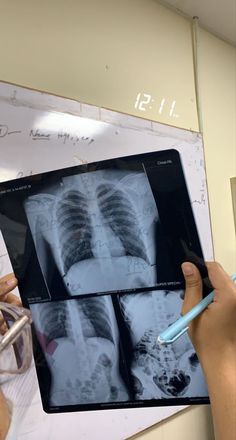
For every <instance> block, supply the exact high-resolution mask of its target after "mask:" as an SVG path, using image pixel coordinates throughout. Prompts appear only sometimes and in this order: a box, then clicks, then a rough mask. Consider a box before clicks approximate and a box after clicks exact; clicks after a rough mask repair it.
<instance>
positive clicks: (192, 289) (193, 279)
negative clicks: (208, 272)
mask: <svg viewBox="0 0 236 440" xmlns="http://www.w3.org/2000/svg"><path fill="white" fill-rule="evenodd" d="M181 267H182V272H183V275H184V278H185V295H184V303H183V306H182V311H181V313H182V315H184V314H185V313H187V312H188V311H189V310H190V309H192V308H193V307H194V306H195V305H196V304H197V303H199V302H200V301H201V300H202V278H201V275H200V272H199V270H198V269H197V267H196V266H195V265H194V264H192V263H189V262H188V263H183V264H182V266H181Z"/></svg>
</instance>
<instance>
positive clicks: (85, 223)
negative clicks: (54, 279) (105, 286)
mask: <svg viewBox="0 0 236 440" xmlns="http://www.w3.org/2000/svg"><path fill="white" fill-rule="evenodd" d="M56 222H57V227H58V238H59V242H60V244H61V259H62V262H63V267H64V271H65V273H67V272H68V269H69V268H70V267H71V266H72V265H73V264H74V263H76V262H79V261H81V260H86V259H88V258H92V256H93V254H92V250H91V238H92V231H91V229H92V228H91V221H90V217H89V211H88V202H87V200H86V197H85V196H84V195H83V194H82V193H81V192H80V191H78V190H70V191H67V192H65V193H64V194H63V197H60V198H59V200H58V201H57V205H56Z"/></svg>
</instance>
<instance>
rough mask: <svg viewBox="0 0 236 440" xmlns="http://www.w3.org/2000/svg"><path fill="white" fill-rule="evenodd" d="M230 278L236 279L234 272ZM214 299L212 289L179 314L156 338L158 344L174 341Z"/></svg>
mask: <svg viewBox="0 0 236 440" xmlns="http://www.w3.org/2000/svg"><path fill="white" fill-rule="evenodd" d="M231 279H232V280H233V281H236V274H235V275H232V277H231ZM213 299H214V290H213V291H212V292H211V293H209V295H207V296H206V297H205V298H204V299H203V300H202V301H200V302H199V303H198V304H197V305H196V306H195V307H193V308H192V309H191V310H190V311H189V312H187V313H186V314H185V315H184V316H181V317H180V318H179V319H177V321H175V322H174V323H173V324H172V325H170V326H169V327H168V328H167V329H166V330H164V331H163V332H162V333H160V335H159V336H158V338H157V342H159V344H171V343H172V342H174V341H176V339H178V338H179V337H180V336H181V335H183V334H184V333H185V332H186V331H187V330H188V328H189V327H188V324H189V323H190V322H191V321H192V320H193V319H194V318H196V316H198V315H199V314H200V313H201V312H202V311H203V310H204V309H205V308H206V307H207V306H208V305H209V304H210V303H211V302H212V301H213Z"/></svg>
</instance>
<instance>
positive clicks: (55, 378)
mask: <svg viewBox="0 0 236 440" xmlns="http://www.w3.org/2000/svg"><path fill="white" fill-rule="evenodd" d="M30 308H31V311H32V316H33V322H34V326H35V328H36V333H37V337H38V340H39V342H40V345H41V348H42V350H43V352H44V356H45V358H46V362H47V366H48V369H49V372H50V377H51V385H50V389H49V390H44V391H45V394H46V395H47V396H48V398H49V402H48V403H49V405H50V406H64V405H81V404H96V403H101V402H104V403H109V402H122V401H128V400H130V392H129V391H128V387H127V383H126V382H127V375H126V374H125V373H124V372H123V371H122V369H121V368H120V366H121V365H122V364H123V363H124V360H122V356H121V353H120V350H119V333H118V328H117V323H116V319H115V314H114V310H113V306H112V300H111V298H110V297H109V296H99V297H95V298H85V299H82V298H81V299H72V300H67V301H56V302H47V303H39V304H32V305H31V306H30ZM123 370H124V369H123ZM43 374H44V375H45V374H46V375H47V373H46V371H44V373H43ZM122 376H123V377H122Z"/></svg>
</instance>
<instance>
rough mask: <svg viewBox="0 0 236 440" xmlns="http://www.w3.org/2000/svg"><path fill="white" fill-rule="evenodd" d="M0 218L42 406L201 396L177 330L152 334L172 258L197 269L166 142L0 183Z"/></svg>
mask: <svg viewBox="0 0 236 440" xmlns="http://www.w3.org/2000/svg"><path fill="white" fill-rule="evenodd" d="M0 229H1V230H2V234H3V238H4V240H5V243H6V246H7V249H8V252H9V256H10V259H11V262H12V265H13V269H14V272H15V274H16V277H17V278H18V280H19V289H20V293H21V297H22V301H23V304H24V305H25V306H27V307H29V308H30V310H31V312H32V316H33V322H34V357H35V363H36V369H37V375H38V381H39V387H40V391H41V397H42V402H43V407H44V410H45V411H46V412H49V413H50V412H65V411H79V410H81V411H84V410H95V409H105V408H127V407H140V406H162V405H187V404H190V403H194V404H196V403H208V402H209V400H208V391H207V387H206V383H205V381H204V377H203V373H202V370H201V368H200V365H199V361H198V359H197V356H196V354H195V352H194V349H193V347H192V345H191V342H190V340H189V339H188V336H187V335H185V336H183V337H182V338H181V339H179V340H178V341H176V342H175V343H173V344H172V345H170V346H168V347H166V346H159V345H157V343H156V338H157V336H158V334H159V333H160V332H161V331H163V330H164V329H165V328H166V327H168V326H169V325H170V324H172V323H173V322H174V321H175V320H176V319H177V318H178V317H179V314H180V310H181V307H182V302H183V287H184V283H183V276H182V273H181V268H180V266H181V264H182V263H183V262H184V261H192V262H194V263H195V264H197V266H198V268H199V269H200V271H201V273H202V276H203V278H204V277H206V268H205V264H204V259H203V253H202V248H201V244H200V240H199V236H198V232H197V227H196V222H195V219H194V215H193V212H192V208H191V202H190V199H189V195H188V190H187V186H186V181H185V177H184V172H183V169H182V164H181V159H180V156H179V153H178V152H177V151H176V150H166V151H159V152H154V153H147V154H142V155H134V156H128V157H122V158H118V159H111V160H105V161H101V162H96V163H90V164H83V165H81V166H76V167H71V168H65V169H60V170H56V171H51V172H47V173H42V174H38V175H34V176H30V177H25V178H21V179H17V180H14V181H10V182H4V183H1V184H0ZM210 290H211V286H209V285H208V284H207V283H205V287H204V295H206V294H207V293H209V291H210Z"/></svg>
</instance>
